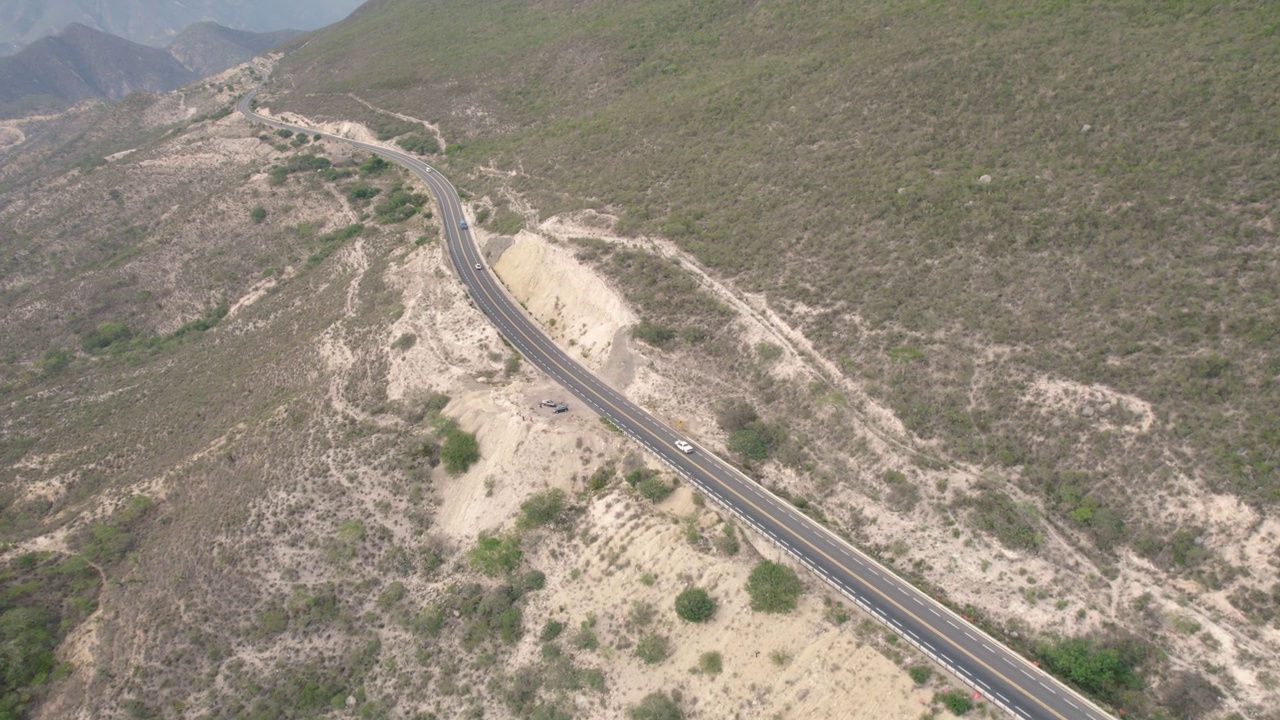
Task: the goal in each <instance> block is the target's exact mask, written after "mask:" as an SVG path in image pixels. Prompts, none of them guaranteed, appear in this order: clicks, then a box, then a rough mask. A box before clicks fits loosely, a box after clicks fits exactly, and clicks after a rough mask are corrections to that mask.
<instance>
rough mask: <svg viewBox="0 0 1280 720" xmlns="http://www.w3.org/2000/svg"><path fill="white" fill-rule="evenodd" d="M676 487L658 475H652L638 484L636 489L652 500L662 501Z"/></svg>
mask: <svg viewBox="0 0 1280 720" xmlns="http://www.w3.org/2000/svg"><path fill="white" fill-rule="evenodd" d="M674 489H675V488H674V487H672V486H671V485H668V484H667V483H666V482H665V481H664V480H663V479H662V478H660V477H658V476H657V475H651V476H649V477H647V478H645V479H643V480H641V481H640V482H639V483H637V484H636V491H637V492H639V493H640V495H641V496H642V497H644V498H645V499H646V500H649V501H651V502H662V501H663V500H665V499H666V497H667V496H668V495H670V494H671V491H672V490H674Z"/></svg>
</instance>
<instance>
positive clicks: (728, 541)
mask: <svg viewBox="0 0 1280 720" xmlns="http://www.w3.org/2000/svg"><path fill="white" fill-rule="evenodd" d="M712 542H713V544H714V545H715V546H716V549H717V550H719V551H720V552H722V553H724V554H725V555H737V554H738V550H739V546H738V535H737V533H736V532H734V530H733V526H732V525H725V526H724V532H723V533H721V534H720V535H718V536H717V537H716V539H715V540H713V541H712Z"/></svg>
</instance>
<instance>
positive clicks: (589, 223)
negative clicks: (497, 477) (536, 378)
mask: <svg viewBox="0 0 1280 720" xmlns="http://www.w3.org/2000/svg"><path fill="white" fill-rule="evenodd" d="M1277 27H1280V17H1278V16H1277V15H1276V9H1275V5H1274V4H1273V3H1261V2H1251V3H1239V4H1234V5H1231V6H1221V5H1211V4H1203V3H1172V4H1164V5H1160V6H1158V7H1157V6H1152V5H1150V4H1149V3H1139V2H1122V3H1118V4H1116V3H1106V4H1099V3H1083V4H1067V5H1064V4H1060V3H1032V4H1030V5H1028V4H1026V3H1012V2H1007V3H986V4H982V5H964V6H957V5H954V4H947V3H913V4H907V5H903V4H900V3H871V4H862V5H859V6H857V7H850V6H849V5H848V4H847V3H838V2H819V3H812V2H806V3H799V2H781V3H769V4H742V3H734V2H697V3H693V2H686V1H685V0H667V1H665V2H658V3H645V4H639V5H636V4H632V5H621V6H620V5H616V4H589V5H586V6H583V5H581V4H579V3H569V2H550V3H540V4H537V5H536V6H528V7H508V8H505V9H504V10H503V12H502V13H499V14H498V15H497V16H495V15H491V14H489V13H488V10H487V9H486V10H480V9H478V8H475V7H472V6H470V5H468V4H466V3H446V4H441V5H437V6H432V7H430V8H423V7H421V6H420V5H418V4H414V3H409V2H388V3H386V4H384V5H383V6H382V7H381V8H380V11H379V12H378V13H368V14H367V15H365V16H363V17H357V18H354V19H353V20H352V21H350V22H348V23H346V24H344V25H343V26H340V27H338V28H336V29H335V30H334V31H333V32H332V33H330V34H328V35H327V36H326V37H324V38H322V39H320V40H319V41H317V42H315V43H313V44H311V45H310V46H309V47H307V48H306V49H304V50H302V51H300V52H299V53H297V54H296V55H294V56H293V57H291V58H288V59H286V62H285V67H284V68H283V72H282V73H281V74H280V75H279V76H278V77H281V78H287V80H285V81H282V82H281V83H280V84H279V85H278V86H277V88H276V89H277V91H278V93H279V94H278V95H277V102H278V103H279V104H280V105H281V106H282V107H288V108H290V109H297V110H301V111H304V112H308V113H310V114H312V115H314V116H316V117H321V118H351V117H361V118H367V119H369V122H370V124H371V125H375V126H377V127H378V130H377V132H378V133H379V134H380V135H381V136H383V137H386V138H388V139H392V138H396V137H398V136H400V137H403V136H407V135H412V134H422V133H424V132H425V130H424V128H438V129H439V130H440V131H442V132H443V133H444V134H445V135H446V136H447V137H448V138H450V142H448V143H443V145H445V147H444V148H443V153H442V154H439V153H438V154H437V155H436V157H437V158H438V160H439V162H441V163H443V164H444V165H445V166H446V167H447V168H448V172H449V173H451V176H453V177H455V178H462V177H465V178H467V180H466V181H465V182H464V184H465V185H467V187H468V188H469V189H470V190H471V192H472V194H473V195H474V196H475V206H474V207H475V209H476V217H477V219H479V220H481V226H482V227H488V228H490V229H491V230H492V231H493V232H495V233H502V234H511V233H512V232H514V231H515V230H516V229H520V228H524V229H526V230H536V231H538V232H542V233H544V234H550V235H553V236H555V237H558V238H559V241H560V245H559V247H560V248H561V249H562V250H564V249H568V250H572V251H573V252H576V253H577V254H578V255H579V257H580V258H581V259H582V261H583V262H584V263H588V264H590V265H592V266H594V267H595V268H597V269H598V270H599V271H600V272H601V273H603V274H605V275H606V276H608V277H609V278H611V280H612V281H613V282H614V283H615V284H616V286H617V287H618V288H619V289H620V290H621V291H622V292H623V294H624V295H625V297H626V298H627V301H628V303H629V304H630V306H631V307H632V308H633V310H634V312H635V314H636V316H637V324H636V326H635V327H636V335H635V337H636V338H637V339H638V340H640V341H641V342H643V343H647V344H649V345H650V346H651V347H653V348H654V352H655V353H656V354H655V356H654V357H655V360H654V362H655V363H657V366H656V368H657V372H658V374H660V375H663V376H665V377H667V378H669V380H670V381H671V382H672V383H674V385H673V388H679V389H680V391H681V392H676V393H665V392H654V393H652V394H648V395H642V396H640V399H641V400H642V402H645V403H646V404H651V405H655V406H657V407H659V408H661V409H663V411H664V412H665V413H666V414H667V416H668V417H670V418H671V419H673V420H675V419H681V420H683V421H685V423H686V427H689V428H691V430H692V431H693V432H695V433H700V437H701V438H702V439H704V440H708V441H713V442H714V441H717V440H718V441H720V442H723V447H724V448H726V449H727V450H729V451H730V452H731V453H732V454H734V455H736V456H738V457H739V458H740V459H741V460H742V462H743V463H744V465H745V466H746V467H747V468H748V469H749V470H750V471H751V472H754V473H757V474H758V475H759V476H760V477H761V478H763V479H764V480H765V482H767V483H770V484H772V485H774V486H776V487H778V488H779V489H781V490H783V491H785V492H787V493H789V494H790V495H791V496H792V497H793V499H794V500H795V501H796V502H797V504H801V505H803V506H805V507H806V508H807V509H809V510H810V511H811V512H813V513H815V514H821V515H823V516H825V517H826V518H827V519H828V520H829V521H831V522H833V523H835V524H838V525H840V526H842V527H843V528H844V529H845V530H846V531H847V532H849V533H850V535H851V536H852V537H854V538H855V539H858V540H859V541H861V542H863V543H865V544H867V545H869V546H871V547H873V548H878V549H879V551H880V553H881V555H882V556H883V557H886V558H893V559H895V562H896V563H897V564H898V565H899V567H900V568H902V569H903V570H904V572H907V573H909V574H913V575H916V576H918V577H919V578H920V580H921V582H924V583H927V584H929V585H931V586H936V587H939V588H940V589H943V590H945V591H946V593H947V594H948V596H949V597H951V598H952V601H953V602H955V603H956V604H957V605H961V606H963V605H972V606H973V608H974V609H975V610H979V611H981V614H982V615H984V617H985V618H986V621H987V622H990V623H992V624H993V626H995V627H997V628H999V629H1000V630H999V632H1000V633H1001V634H1002V635H1004V636H1005V637H1006V638H1007V639H1009V640H1010V641H1011V642H1013V643H1014V644H1018V645H1021V646H1022V647H1023V648H1024V649H1025V650H1026V651H1027V652H1029V653H1032V654H1039V655H1040V656H1041V657H1043V658H1045V659H1046V660H1048V659H1049V658H1050V656H1061V653H1059V652H1057V649H1061V647H1068V646H1069V643H1068V644H1066V645H1063V646H1060V647H1058V648H1056V649H1055V647H1051V646H1047V645H1046V646H1044V647H1037V645H1039V644H1041V639H1039V638H1040V637H1041V634H1042V633H1046V632H1054V633H1062V634H1064V635H1066V636H1071V637H1077V638H1085V639H1089V640H1090V641H1098V642H1101V643H1102V644H1103V646H1104V647H1107V648H1109V649H1110V650H1114V651H1115V652H1116V653H1117V654H1118V655H1120V656H1123V657H1125V658H1127V660H1126V662H1127V664H1128V666H1129V667H1130V668H1131V669H1132V670H1136V671H1140V672H1139V674H1140V675H1141V676H1143V678H1144V679H1143V680H1142V681H1141V682H1142V689H1141V690H1135V688H1134V687H1132V686H1133V685H1136V684H1137V683H1136V682H1130V681H1129V680H1128V679H1125V678H1120V679H1119V680H1117V681H1116V682H1109V683H1101V684H1099V686H1098V687H1094V688H1091V689H1092V690H1093V691H1094V692H1095V694H1096V695H1098V696H1099V697H1102V698H1103V699H1104V700H1105V701H1107V702H1110V703H1112V704H1113V706H1116V707H1124V708H1126V709H1127V710H1129V711H1130V712H1133V713H1138V714H1158V713H1160V712H1164V713H1166V714H1170V715H1173V716H1181V717H1201V716H1206V715H1207V716H1213V715H1214V714H1216V715H1218V716H1228V715H1229V714H1231V713H1233V712H1240V713H1244V714H1246V715H1248V716H1266V715H1267V714H1268V713H1271V714H1273V713H1274V711H1273V710H1272V709H1271V708H1272V707H1273V706H1274V704H1275V699H1276V692H1277V677H1278V675H1277V673H1278V672H1280V665H1278V662H1280V658H1277V656H1276V653H1275V651H1274V648H1275V647H1278V646H1280V626H1278V625H1277V610H1276V608H1277V599H1276V598H1277V593H1278V592H1280V573H1278V570H1280V555H1277V551H1276V547H1277V539H1278V538H1280V526H1277V521H1276V518H1275V508H1276V507H1277V505H1276V500H1277V498H1278V497H1280V496H1278V495H1277V488H1278V487H1280V472H1278V469H1277V468H1280V465H1277V462H1276V448H1277V446H1278V445H1280V434H1278V433H1280V424H1278V423H1280V420H1278V419H1277V414H1276V412H1275V407H1276V405H1277V402H1278V401H1280V396H1278V395H1277V388H1278V387H1280V386H1278V385H1277V384H1276V382H1275V378H1276V374H1277V370H1278V369H1280V364H1278V363H1280V346H1278V345H1277V342H1278V341H1280V334H1278V333H1277V328H1280V319H1278V318H1277V316H1276V307H1277V305H1276V302H1275V291H1274V288H1276V287H1280V273H1278V272H1277V271H1278V268H1280V265H1278V264H1277V258H1276V248H1277V245H1276V242H1275V228H1276V223H1277V221H1278V220H1280V218H1278V217H1277V207H1276V205H1275V203H1274V202H1273V201H1272V200H1271V199H1270V198H1274V197H1275V196H1276V195H1277V192H1276V190H1277V188H1276V176H1275V173H1274V172H1273V168H1274V167H1275V165H1276V162H1277V159H1278V158H1277V154H1276V153H1277V151H1276V147H1277V146H1276V143H1275V129H1276V128H1275V123H1274V121H1273V120H1272V118H1273V117H1275V116H1276V113H1275V112H1274V107H1273V106H1274V102H1273V98H1274V97H1275V93H1274V90H1273V87H1274V85H1275V84H1276V83H1275V80H1276V78H1275V73H1274V68H1276V67H1280V58H1277V55H1276V53H1277V48H1278V47H1280V46H1277V45H1276V43H1275V42H1274V35H1275V33H1276V28H1277ZM370 37H378V38H379V39H380V43H379V44H371V43H368V42H367V38H370ZM405 37H412V38H414V39H415V40H421V42H415V43H401V42H398V41H397V40H396V38H405ZM382 46H391V47H396V48H397V52H395V53H387V52H381V51H380V47H382ZM411 57H417V58H419V59H420V60H421V61H420V62H414V63H409V62H408V59H409V58H411ZM379 109H382V110H385V111H387V112H383V113H380V112H379ZM391 113H395V115H393V114H391ZM406 118H422V121H421V122H417V123H415V122H414V121H412V120H407V119H406ZM432 149H433V148H428V151H430V150H432ZM436 150H437V151H439V149H436ZM482 215H483V217H482ZM606 236H607V237H606ZM673 260H674V261H675V264H673V262H672V261H673ZM546 314H547V315H552V314H554V313H552V312H550V311H548V312H547V313H546ZM681 393H683V394H681ZM680 397H687V398H690V400H689V401H688V402H683V401H681V400H679V399H678V398H680ZM734 397H737V398H743V399H746V400H748V401H749V402H750V404H751V406H752V407H751V408H750V409H751V410H752V411H753V412H754V413H755V414H756V415H757V417H754V418H753V417H750V415H751V413H736V414H731V415H726V416H725V417H724V418H723V419H724V422H721V421H720V420H721V419H720V418H717V417H716V413H713V412H710V411H709V403H708V401H709V400H714V399H717V398H734ZM673 398H676V399H673ZM1029 636H1036V638H1037V639H1031V638H1030V637H1029ZM1134 637H1138V638H1145V639H1148V640H1149V642H1147V643H1146V644H1142V643H1139V644H1138V645H1141V647H1138V646H1135V645H1134V644H1133V643H1132V642H1130V641H1131V639H1132V638H1134ZM1068 674H1070V673H1068ZM1104 686H1105V687H1104ZM1219 694H1221V695H1222V696H1223V697H1222V698H1221V699H1220V698H1219V697H1218V696H1219Z"/></svg>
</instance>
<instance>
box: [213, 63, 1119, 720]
mask: <svg viewBox="0 0 1280 720" xmlns="http://www.w3.org/2000/svg"><path fill="white" fill-rule="evenodd" d="M257 89H258V88H256V87H255V88H254V89H253V90H252V91H250V92H249V93H248V94H247V95H245V96H244V97H243V98H242V99H241V100H240V102H239V103H238V104H237V106H236V109H237V110H239V111H240V113H241V114H243V115H244V116H245V117H246V118H248V119H250V120H252V121H256V122H260V123H264V124H266V125H270V126H272V127H275V128H280V129H287V130H291V131H293V132H299V133H306V134H308V135H312V134H319V135H321V136H323V137H325V138H328V139H331V140H338V141H341V142H345V143H348V144H350V145H353V146H355V147H357V148H360V149H362V150H367V151H368V152H371V153H374V154H376V155H379V156H382V157H384V158H387V159H388V160H391V161H393V162H396V163H399V164H400V165H402V166H404V167H405V168H407V169H408V170H409V171H411V172H412V173H413V174H414V175H416V176H417V177H418V178H419V179H421V180H422V181H423V182H424V183H426V185H427V187H428V188H429V189H430V191H431V194H432V195H433V196H434V197H435V200H436V203H437V204H438V206H439V208H440V219H441V221H443V223H444V233H445V237H446V239H447V247H448V250H449V255H450V257H451V258H452V260H453V265H454V269H455V270H456V271H457V273H458V277H459V278H460V279H461V280H462V283H463V285H465V286H466V288H467V292H468V293H469V294H470V296H471V299H472V301H473V302H474V303H475V305H476V307H478V308H479V309H480V310H481V312H483V313H484V314H485V315H486V316H488V318H489V320H490V322H492V323H493V324H494V325H495V326H497V328H498V331H499V332H501V333H502V335H503V336H504V337H505V338H506V339H507V340H508V341H509V342H510V343H511V344H512V345H513V346H514V347H515V348H516V349H517V350H519V351H520V353H521V354H522V355H524V357H525V358H526V359H527V360H528V361H529V362H532V363H533V364H534V365H536V366H537V367H538V368H539V369H540V370H542V371H543V372H544V373H546V374H547V375H549V376H551V377H552V378H554V379H555V380H556V381H557V382H559V383H560V384H561V385H562V386H564V388H565V389H566V390H567V391H569V392H571V393H572V394H573V395H575V396H576V397H577V398H578V399H579V400H581V401H582V402H583V403H585V404H587V405H589V406H591V407H592V408H594V409H595V411H596V412H598V413H600V415H602V416H603V417H605V418H607V419H608V420H609V421H610V422H612V423H613V424H614V425H615V426H617V427H618V428H619V429H620V430H622V432H624V433H626V434H627V435H628V436H630V437H631V438H632V439H634V440H635V441H636V442H638V443H640V444H641V445H644V446H645V447H646V448H648V449H649V451H650V452H652V453H653V454H654V455H656V456H657V457H658V458H660V459H661V460H662V461H663V462H664V463H666V464H667V465H669V466H670V467H671V468H672V469H673V470H675V472H677V473H678V474H679V475H680V476H681V477H683V478H685V479H686V480H687V481H689V482H690V483H692V484H693V485H694V486H696V487H697V488H698V489H699V490H700V491H701V492H703V493H704V494H705V495H707V496H709V497H710V498H712V499H713V500H715V501H716V502H717V503H719V504H720V505H721V506H723V507H724V508H726V509H727V510H728V511H729V512H731V513H733V514H734V515H735V516H737V517H738V518H739V519H740V520H741V521H742V522H744V523H746V524H748V525H750V526H751V527H752V528H754V529H755V530H756V531H757V532H759V533H761V534H762V535H764V536H766V537H768V538H769V539H770V540H771V541H772V542H774V543H775V544H777V546H778V547H780V548H782V549H783V550H784V551H786V552H787V553H789V554H790V555H791V556H792V557H794V558H795V559H796V560H797V561H798V562H800V563H801V564H802V565H804V566H805V567H807V568H809V570H811V571H812V572H813V573H814V574H816V575H817V576H818V577H819V578H821V579H822V580H823V581H824V582H826V583H827V584H828V585H830V586H831V587H832V588H834V589H835V590H836V591H838V592H839V593H840V594H842V595H844V596H845V597H846V598H848V599H849V600H850V601H852V602H853V603H855V604H856V605H857V606H858V607H860V608H862V610H863V611H865V612H866V613H867V614H868V615H870V616H871V617H872V618H874V619H876V620H878V621H879V622H881V623H882V624H884V625H885V626H886V627H888V628H889V629H890V630H892V631H893V632H895V633H897V634H898V635H899V636H901V637H902V638H903V639H904V640H906V641H907V642H908V643H910V644H911V645H914V646H915V647H916V648H917V649H919V650H920V651H921V652H923V653H924V654H925V655H927V656H928V657H930V658H932V659H933V660H934V661H935V662H937V663H939V664H940V665H942V666H943V667H945V668H947V669H948V670H949V671H950V672H951V674H952V675H954V676H955V677H956V678H957V679H958V680H960V681H961V682H963V683H965V684H966V685H968V686H969V687H970V688H972V690H973V694H974V695H975V696H978V697H980V698H981V701H983V702H987V703H991V704H993V705H995V706H997V707H999V708H1000V709H1002V710H1003V711H1004V712H1006V713H1008V714H1009V715H1010V716H1013V717H1016V718H1024V719H1026V720H1110V718H1111V716H1110V715H1109V714H1107V713H1106V712H1105V711H1103V710H1101V709H1099V708H1098V707H1097V706H1096V705H1094V704H1093V703H1091V702H1090V701H1089V700H1087V699H1085V698H1084V697H1082V696H1081V695H1079V694H1078V693H1076V692H1075V691H1074V690H1071V689H1070V688H1068V687H1066V686H1065V685H1063V684H1062V683H1060V682H1059V681H1057V680H1056V679H1054V678H1053V677H1052V676H1050V675H1049V674H1048V673H1046V672H1044V671H1043V670H1041V669H1040V668H1038V667H1036V666H1035V665H1033V664H1031V663H1030V662H1028V661H1026V660H1024V659H1023V658H1022V657H1020V656H1019V655H1017V654H1016V653H1014V652H1013V651H1011V650H1009V649H1007V648H1005V647H1004V646H1003V645H1001V644H1000V643H998V642H996V641H995V640H993V639H992V638H991V637H990V636H988V635H987V634H985V633H984V632H982V631H981V630H979V629H978V628H977V627H975V626H973V625H972V624H970V623H969V622H967V621H966V620H965V619H964V618H962V617H960V616H959V615H956V614H955V613H954V612H952V611H951V610H949V609H947V608H946V607H945V606H943V605H942V604H940V603H938V602H936V601H935V600H934V599H933V598H932V597H930V596H929V595H928V594H926V593H924V592H921V591H920V590H918V589H917V588H916V587H914V586H913V585H911V584H909V583H907V582H906V581H904V580H902V579H900V578H899V577H897V576H896V575H895V574H894V573H893V572H892V571H891V570H889V569H887V568H885V567H884V566H883V565H881V564H880V563H878V562H876V561H875V560H874V559H873V558H871V557H869V556H867V555H865V554H863V553H862V552H860V551H858V550H857V549H856V548H854V547H852V546H851V545H849V544H848V543H846V542H845V541H844V540H842V539H841V538H840V537H839V536H837V535H835V534H833V533H832V532H831V531H829V530H827V529H826V528H824V527H822V526H821V525H819V524H818V523H816V522H814V521H813V520H812V519H810V518H809V517H808V516H806V515H804V514H803V513H801V512H800V511H799V510H797V509H796V508H795V507H794V506H792V505H791V504H790V503H788V502H786V501H784V500H781V499H779V498H777V497H775V496H774V495H772V494H771V493H770V492H769V491H768V490H765V489H764V488H762V487H760V486H759V485H758V484H757V483H756V482H754V481H752V480H751V479H750V478H748V477H746V476H745V475H743V474H742V473H741V472H739V471H737V470H736V469H734V468H733V467H731V466H730V465H729V464H728V463H725V462H724V461H722V460H720V459H719V458H717V457H716V456H715V455H713V454H711V453H709V452H706V451H705V450H703V449H702V448H700V447H696V444H695V450H694V452H693V453H690V454H686V453H683V452H681V451H680V450H678V449H677V448H676V446H675V442H676V441H677V440H681V439H687V438H683V437H682V436H681V435H679V434H678V433H676V432H675V431H674V430H672V429H671V428H670V427H668V426H667V425H666V424H664V423H663V422H661V421H660V420H658V419H657V418H656V417H654V416H653V415H651V414H650V413H648V412H647V411H645V410H644V409H642V408H640V407H639V406H637V405H636V404H634V403H632V402H631V401H630V400H628V399H627V398H626V397H624V396H623V395H622V394H621V393H619V392H618V391H617V390H615V389H613V388H612V387H609V386H608V385H607V384H605V383H604V382H603V381H602V380H600V378H598V377H596V376H595V375H594V374H592V373H591V372H590V371H589V370H587V369H586V368H585V367H584V366H582V365H581V364H579V363H578V362H577V361H575V360H574V359H572V358H571V357H569V355H568V354H567V353H565V352H564V351H563V350H562V349H561V348H560V347H558V346H557V345H556V344H555V343H554V342H552V340H551V339H550V338H549V337H547V335H546V334H545V333H543V331H542V330H541V328H539V327H538V326H537V324H536V323H535V322H533V320H532V319H531V318H530V317H529V316H528V315H527V314H526V313H525V312H524V311H523V309H522V308H521V307H520V305H519V303H517V302H516V301H515V300H513V299H512V298H511V296H510V295H508V294H507V291H506V289H505V288H504V287H503V286H502V285H501V284H500V283H499V282H498V281H497V280H496V279H495V278H494V277H493V275H492V273H490V272H489V271H488V270H487V266H486V265H485V262H484V258H483V257H482V256H481V254H480V251H479V249H478V247H477V246H476V244H475V242H474V241H473V239H472V237H471V232H470V230H468V229H464V228H462V227H461V221H463V220H464V219H465V215H464V214H463V209H462V203H461V202H460V200H459V199H458V193H457V190H456V189H455V188H454V187H453V185H452V184H451V183H450V182H449V180H448V179H447V178H445V177H444V176H442V175H440V173H438V172H436V171H435V170H434V169H433V168H432V167H431V166H429V165H427V164H426V163H424V162H423V161H422V160H420V159H418V158H416V157H414V156H412V155H409V154H407V153H403V152H400V151H398V150H394V149H391V148H387V147H383V146H381V145H373V144H369V143H364V142H360V141H357V140H351V139H348V138H344V137H340V136H336V135H331V134H329V133H324V132H317V131H316V130H313V129H310V128H305V127H300V126H297V125H290V124H287V123H283V122H280V121H277V120H273V119H270V118H267V117H264V116H262V115H258V114H257V113H255V112H253V111H252V110H251V109H250V102H251V100H252V98H253V96H254V94H255V93H256V92H257Z"/></svg>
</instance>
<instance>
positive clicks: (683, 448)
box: [676, 440, 693, 455]
mask: <svg viewBox="0 0 1280 720" xmlns="http://www.w3.org/2000/svg"><path fill="white" fill-rule="evenodd" d="M676 449H677V450H679V451H680V452H682V453H684V454H685V455H688V454H689V453H691V452H693V446H692V445H690V444H689V443H687V442H685V441H684V440H677V441H676Z"/></svg>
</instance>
